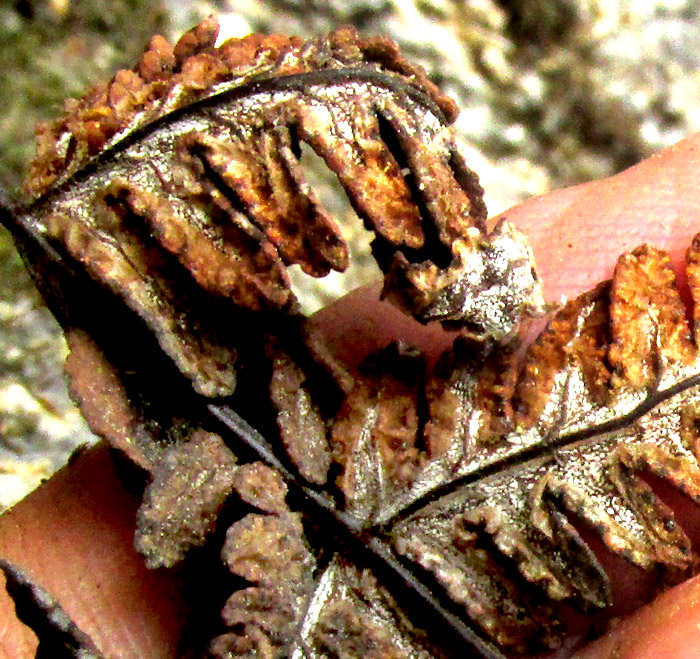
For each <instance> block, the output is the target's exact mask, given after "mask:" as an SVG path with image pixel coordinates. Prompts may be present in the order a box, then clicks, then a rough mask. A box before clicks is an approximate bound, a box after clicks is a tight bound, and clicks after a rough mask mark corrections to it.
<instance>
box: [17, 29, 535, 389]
mask: <svg viewBox="0 0 700 659" xmlns="http://www.w3.org/2000/svg"><path fill="white" fill-rule="evenodd" d="M217 31H218V26H217V25H216V22H215V21H214V20H213V19H208V20H207V21H205V22H204V23H202V24H201V25H199V26H197V27H196V28H194V29H193V30H191V31H190V32H188V33H187V34H186V35H185V36H183V37H182V39H181V40H180V41H179V42H178V44H177V45H176V46H175V47H174V48H172V47H170V46H169V45H168V44H167V43H166V42H165V41H164V40H163V39H162V38H160V37H155V38H154V39H153V41H152V42H151V44H150V46H149V47H148V49H147V50H146V51H145V53H144V55H143V57H142V59H141V61H140V62H139V64H137V66H136V67H135V68H134V69H133V70H131V71H120V72H118V73H117V74H116V75H115V76H114V78H112V80H111V81H110V82H109V83H107V84H106V85H103V86H99V87H96V88H95V89H93V90H92V91H91V92H90V93H88V94H87V95H86V96H85V97H84V98H82V99H80V100H78V101H70V102H68V103H67V104H66V111H67V112H66V115H65V116H64V117H63V118H61V119H59V120H57V121H56V122H53V123H52V124H47V125H43V126H41V127H40V128H39V131H38V155H37V158H36V160H35V161H34V163H33V166H32V170H31V176H30V178H29V180H28V181H27V184H26V189H27V191H28V192H29V193H30V194H32V195H33V201H32V202H31V203H30V204H28V205H27V206H26V207H25V208H23V209H21V211H20V212H19V214H18V217H19V220H18V221H20V222H21V223H23V224H25V225H29V226H33V227H35V230H36V232H37V233H39V234H43V235H44V236H45V237H46V238H48V240H49V242H50V243H52V244H53V245H54V246H55V247H56V249H57V250H58V251H59V252H60V253H62V254H64V255H65V256H66V257H68V258H70V259H73V260H75V261H76V262H77V263H79V264H80V265H81V266H82V267H84V268H85V269H86V270H87V272H88V273H89V275H90V276H91V277H92V278H93V279H94V280H96V281H97V282H99V283H100V284H101V285H103V286H104V287H106V288H108V289H110V290H111V291H113V292H114V293H115V294H116V295H118V296H119V297H121V298H122V299H123V300H124V301H125V302H126V304H127V305H128V306H129V307H130V308H131V309H132V310H134V311H135V312H136V313H137V314H138V315H139V316H140V317H141V318H142V319H143V320H144V321H145V322H146V324H147V325H148V327H149V328H150V330H151V331H152V332H154V334H155V335H156V337H157V338H158V341H159V343H160V346H161V348H162V349H163V350H164V351H165V352H166V353H167V354H168V355H169V356H170V357H171V358H172V359H173V360H174V361H175V363H176V364H177V366H178V368H179V369H180V370H181V371H182V372H183V373H185V374H186V375H187V376H188V377H189V378H190V379H191V380H192V382H193V384H194V386H195V388H196V389H197V391H199V392H200V393H203V394H205V395H208V396H223V395H227V394H229V393H231V391H232V390H233V388H234V385H235V367H234V364H235V362H236V344H237V336H238V333H239V331H240V330H239V329H237V327H236V325H239V326H240V325H241V324H244V323H245V321H244V320H242V319H241V317H240V313H239V312H240V310H241V309H245V310H250V311H254V312H263V311H265V312H282V313H293V312H294V310H295V308H296V303H295V298H294V295H293V293H292V291H291V287H290V282H289V278H288V276H287V274H286V268H287V266H289V265H292V264H298V265H299V266H300V267H301V268H302V270H303V271H305V272H306V273H308V274H310V275H313V276H316V277H318V276H323V275H325V274H327V273H328V272H329V271H330V270H337V271H342V270H344V269H345V268H346V266H347V263H348V251H347V245H346V244H345V241H344V240H343V238H342V236H341V233H340V229H339V227H338V226H337V224H336V222H335V221H334V219H333V218H332V217H331V216H330V215H329V213H328V212H327V211H326V209H325V208H324V207H323V206H322V204H321V203H320V201H319V198H318V195H317V194H316V193H315V191H314V181H313V180H312V179H310V178H309V175H308V172H306V171H305V170H304V169H303V168H302V166H301V164H300V160H299V157H300V144H301V143H306V144H308V145H309V146H310V147H311V148H312V149H313V150H314V151H315V152H316V153H317V154H318V155H319V156H320V157H321V158H322V159H323V160H324V161H325V162H326V164H327V165H328V166H329V167H330V169H331V170H332V171H334V172H335V173H336V174H337V176H338V179H339V181H340V183H341V184H342V186H343V187H344V188H345V191H346V192H347V195H348V197H349V199H350V201H351V203H352V205H353V206H354V207H355V209H356V210H357V213H358V214H359V216H360V217H361V218H362V220H363V221H364V222H365V224H366V225H367V226H368V228H371V229H372V230H373V231H374V232H375V234H376V240H375V243H374V247H373V249H374V252H375V255H376V256H377V258H378V260H379V263H380V265H381V267H382V268H383V269H384V270H385V271H387V273H388V275H387V284H386V289H385V295H386V296H387V297H388V298H390V299H391V300H393V301H395V302H396V303H397V304H399V305H400V306H401V307H403V308H405V309H406V310H407V311H409V312H411V313H413V314H415V315H416V316H417V317H418V318H419V319H420V320H422V321H424V322H426V321H428V320H434V319H438V320H444V321H449V322H451V323H456V324H458V325H460V326H464V327H467V328H468V329H470V330H471V331H473V332H474V333H475V334H478V335H481V336H488V337H496V338H499V339H500V338H504V337H506V336H509V335H510V334H511V333H512V330H513V328H514V326H515V324H516V323H517V321H518V318H519V317H520V316H521V315H522V313H524V312H526V311H528V310H533V309H537V308H539V307H540V306H541V302H542V300H541V293H540V289H539V283H538V281H537V277H536V275H535V273H534V270H533V266H532V261H531V254H530V251H529V248H528V246H527V243H526V241H525V239H524V238H523V237H522V236H520V234H518V233H517V231H516V230H515V229H513V228H512V227H510V226H509V225H503V226H501V227H499V228H498V229H497V230H496V231H494V232H493V233H492V234H487V233H486V231H485V226H484V218H485V207H484V204H483V200H482V191H481V188H480V187H479V185H478V183H477V179H476V176H475V175H474V174H473V173H472V172H471V171H470V170H469V169H468V168H467V166H466V164H465V163H464V161H463V159H462V157H461V155H460V154H459V151H458V149H457V146H456V144H455V139H454V135H453V133H452V132H451V131H450V129H449V128H448V124H449V122H450V121H451V120H452V119H453V118H454V115H455V113H456V110H455V107H454V104H453V103H452V101H450V100H449V99H448V98H447V97H445V96H442V95H441V94H440V93H439V92H438V91H437V89H436V87H435V86H434V85H433V84H432V83H431V82H430V81H429V80H428V79H427V78H426V76H425V73H424V72H423V71H422V70H420V69H417V68H415V67H413V66H411V65H409V64H408V63H407V62H405V61H404V60H403V59H401V57H400V56H399V54H398V52H397V49H396V46H395V45H394V44H393V43H392V42H390V41H388V40H386V39H382V38H364V37H360V36H358V35H357V34H356V33H355V32H354V31H352V30H340V31H338V32H335V33H332V34H331V35H329V36H328V37H326V38H322V39H315V40H311V41H308V42H304V41H301V40H299V39H294V38H286V37H282V36H279V35H273V36H270V37H261V36H260V35H251V36H249V37H245V38H243V39H239V40H230V41H227V42H225V43H224V44H222V45H220V46H218V47H216V46H215V41H216V35H217ZM506 290H507V291H508V294H507V295H504V291H506ZM211 308H215V309H216V313H213V312H212V311H211Z"/></svg>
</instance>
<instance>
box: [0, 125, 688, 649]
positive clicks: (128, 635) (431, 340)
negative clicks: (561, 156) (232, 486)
mask: <svg viewBox="0 0 700 659" xmlns="http://www.w3.org/2000/svg"><path fill="white" fill-rule="evenodd" d="M699 184H700V135H696V136H693V137H690V138H688V139H686V140H684V141H683V142H681V143H679V144H678V145H676V146H674V147H672V148H670V149H668V150H666V151H664V152H663V153H661V154H658V155H656V156H654V157H652V158H650V159H649V160H646V161H644V162H643V163H640V164H639V165H637V166H636V167H634V168H632V169H630V170H628V171H626V172H623V173H622V174H620V175H618V176H615V177H613V178H611V179H607V180H604V181H598V182H594V183H589V184H586V185H581V186H577V187H574V188H569V189H566V190H561V191H558V192H554V193H551V194H549V195H546V196H544V197H540V198H536V199H532V200H530V201H527V202H525V203H524V204H521V205H520V206H518V207H516V208H514V209H512V210H511V211H509V212H507V213H506V214H505V215H506V217H507V219H508V220H509V221H511V222H513V223H515V224H516V225H517V226H518V227H519V228H520V229H522V230H523V231H524V232H526V233H527V234H528V235H529V237H530V240H531V242H532V245H533V249H534V252H535V256H536V259H537V262H538V265H539V273H540V275H541V277H542V279H543V280H544V282H545V292H546V297H547V299H548V300H550V301H558V300H560V299H561V297H562V296H563V295H565V296H567V297H573V296H575V295H577V294H579V293H581V292H583V291H585V290H587V289H588V288H590V287H591V286H593V285H594V284H595V283H597V282H599V281H601V280H603V279H607V278H609V277H610V276H611V275H612V272H613V268H614V265H615V262H616V260H617V257H618V256H619V255H620V254H621V253H623V252H625V251H629V250H631V249H633V248H634V247H636V246H637V245H639V244H641V243H643V242H648V243H650V244H652V245H654V246H655V247H658V248H661V249H664V250H666V251H667V252H668V253H669V254H670V256H671V259H672V261H673V263H674V266H675V267H676V270H677V272H678V277H679V282H680V283H681V285H683V282H684V276H683V272H682V268H683V260H684V254H685V250H686V249H687V247H688V245H689V244H690V241H691V240H692V238H693V236H694V234H695V233H696V232H697V231H700V185H699ZM685 295H686V298H688V297H689V295H688V294H687V292H686V294H685ZM315 323H316V327H317V328H318V330H319V331H322V332H323V333H324V334H325V335H326V336H330V337H332V338H331V341H330V345H331V349H332V350H333V351H334V352H335V353H336V354H337V355H338V356H339V357H341V358H343V359H346V360H347V361H348V362H350V363H352V362H357V361H359V359H360V358H361V357H362V356H363V355H364V354H366V353H367V352H369V351H370V350H372V349H373V348H375V347H378V346H381V345H384V344H385V343H386V342H387V341H389V340H391V339H397V338H401V339H403V340H406V341H407V342H409V343H412V344H414V345H418V346H420V347H421V348H422V349H424V350H425V351H426V352H427V353H428V354H429V355H432V356H435V355H437V354H439V352H441V351H442V349H444V348H445V347H446V346H447V345H449V344H450V343H451V340H452V337H451V336H450V335H447V334H445V333H443V332H441V331H440V330H439V329H436V328H432V327H430V328H422V327H420V326H418V325H417V324H415V323H412V322H411V321H409V320H407V319H405V318H404V317H403V316H402V315H401V314H399V313H398V312H397V311H395V310H394V309H393V308H392V307H390V306H389V305H388V304H386V303H384V302H379V301H377V300H376V291H373V290H371V289H362V290H360V291H356V292H354V293H352V294H350V295H349V296H347V297H346V298H344V299H343V300H341V301H339V302H338V303H336V304H335V305H332V306H331V307H330V308H327V309H325V310H323V311H322V312H320V313H319V314H317V316H316V317H315ZM137 506H138V499H137V497H135V496H134V495H132V494H130V493H129V492H127V491H126V490H125V489H124V487H123V485H122V484H121V482H120V481H119V479H118V478H117V475H116V473H115V470H114V467H113V465H112V462H111V460H110V457H109V454H108V452H107V450H106V449H105V448H104V447H98V448H97V449H93V450H91V451H88V452H86V453H84V454H82V455H81V456H79V457H78V458H77V459H76V460H74V461H73V462H72V464H71V465H70V466H68V467H67V468H65V469H64V470H62V471H61V472H60V473H59V474H58V475H57V476H55V477H54V478H52V479H51V480H50V481H49V482H47V483H46V484H45V485H44V486H43V487H41V488H40V489H39V490H38V491H36V492H34V493H33V494H32V495H30V496H29V497H28V498H27V499H25V500H24V501H23V502H21V503H20V504H19V505H17V506H16V507H15V508H14V509H12V510H11V511H9V512H7V513H6V514H4V515H3V516H2V517H0V556H2V557H4V558H6V559H7V560H9V561H11V562H13V563H14V564H16V565H17V566H19V567H21V568H22V569H24V570H26V571H28V572H29V573H30V574H31V575H32V576H33V577H34V578H35V579H36V580H37V581H38V582H39V583H41V584H43V585H44V587H45V588H46V589H47V590H49V591H50V592H51V593H52V594H54V596H55V597H57V599H58V600H59V601H60V602H61V603H62V604H63V606H64V607H65V608H66V610H67V611H68V613H69V614H70V615H71V616H72V617H73V619H74V620H75V621H76V622H77V623H78V625H79V626H80V627H81V628H83V629H84V630H85V631H86V632H87V633H88V634H90V635H91V636H92V637H93V639H94V640H95V642H96V643H97V645H98V646H99V647H100V648H101V650H102V651H103V652H104V653H105V655H106V656H107V657H110V658H112V657H120V658H124V659H126V658H134V659H136V658H138V657H151V658H153V659H161V658H162V659H166V658H170V657H173V656H176V649H175V648H176V643H177V638H178V629H179V628H180V625H181V623H182V620H183V615H184V613H183V611H184V610H185V609H186V607H185V603H184V602H183V601H182V598H181V596H180V595H179V593H178V589H177V580H176V577H175V575H174V574H173V573H172V572H167V571H148V570H146V569H145V568H144V567H143V564H142V562H141V560H140V557H139V556H138V554H137V553H136V552H135V551H134V550H133V548H132V537H133V526H134V516H135V511H136V508H137ZM674 506H675V507H676V508H677V510H678V513H679V521H680V522H681V523H682V524H683V526H684V528H686V529H687V530H689V531H690V534H691V536H692V535H695V536H696V538H695V540H700V533H698V532H697V529H700V517H699V516H698V511H697V509H696V508H695V507H694V506H692V505H689V503H688V502H687V501H685V500H683V499H682V497H676V500H675V503H674ZM696 546H697V544H696ZM610 561H611V562H610V571H611V575H612V577H613V582H614V589H615V591H616V597H617V599H618V600H619V601H621V602H622V603H623V605H624V604H625V603H626V604H627V606H626V607H625V606H623V607H622V609H621V610H624V609H625V608H627V609H630V608H636V606H637V604H638V602H639V601H640V600H641V599H648V595H649V593H650V592H651V590H650V589H652V588H653V582H652V581H651V580H650V579H648V578H644V577H643V575H640V574H639V573H638V572H635V570H633V569H630V568H629V567H628V566H626V565H625V564H624V562H623V561H620V560H614V559H610ZM699 644H700V578H696V579H691V580H689V581H687V582H685V583H683V584H681V585H680V586H677V587H675V588H673V589H671V590H669V591H666V592H665V593H664V594H663V595H661V596H660V597H658V598H657V599H656V600H654V601H653V602H652V603H651V604H649V605H647V606H645V607H642V608H641V609H639V610H637V611H636V612H635V613H633V614H632V615H628V616H626V617H624V618H623V619H622V620H621V621H620V622H618V623H616V624H615V625H614V626H613V628H612V630H611V631H610V632H608V633H607V634H606V635H605V636H604V637H603V638H602V639H600V640H599V641H597V642H595V643H593V644H592V645H590V646H588V647H587V648H585V649H584V650H582V651H580V652H579V653H578V655H577V656H578V657H581V658H585V659H594V658H605V657H609V658H612V657H615V658H619V659H642V658H645V657H654V658H655V659H659V658H663V657H668V658H673V659H681V658H683V657H691V656H692V657H695V656H697V649H696V648H697V647H698V646H699ZM35 646H36V641H35V640H34V639H33V635H32V633H31V632H30V631H29V630H27V629H26V628H25V627H23V625H21V624H20V623H19V622H18V621H17V619H16V618H15V616H14V612H13V605H12V603H11V602H10V601H9V598H8V597H7V595H6V594H5V593H4V592H0V658H2V657H8V658H13V659H24V658H25V657H27V658H28V657H33V656H34V651H35V650H34V648H35Z"/></svg>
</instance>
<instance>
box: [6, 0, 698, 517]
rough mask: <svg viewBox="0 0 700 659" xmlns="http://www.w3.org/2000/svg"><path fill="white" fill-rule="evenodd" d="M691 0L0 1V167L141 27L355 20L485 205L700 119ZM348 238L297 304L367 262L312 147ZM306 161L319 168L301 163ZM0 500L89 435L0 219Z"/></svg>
mask: <svg viewBox="0 0 700 659" xmlns="http://www.w3.org/2000/svg"><path fill="white" fill-rule="evenodd" d="M698 5H699V2H698V0H686V1H684V0H665V1H660V2H654V1H650V0H500V1H499V0H461V1H459V0H354V1H353V0H269V1H264V0H230V1H228V2H227V1H226V0H221V1H214V0H212V1H205V0H201V1H196V0H195V1H191V2H186V1H184V0H36V1H32V0H18V1H16V2H12V1H9V0H6V2H4V3H2V5H0V62H1V64H2V66H0V89H1V90H2V93H0V162H1V163H2V167H0V183H1V184H2V186H3V187H4V188H5V189H6V190H7V192H8V194H9V195H10V197H12V198H15V199H21V195H20V193H19V187H20V184H21V180H22V178H23V176H24V173H25V172H26V169H27V165H28V162H29V160H30V159H31V157H32V153H33V131H34V125H35V124H36V122H37V121H42V120H48V119H51V118H53V117H55V116H56V115H57V114H58V113H59V112H60V109H61V105H62V101H63V100H64V99H65V98H68V97H71V96H79V95H81V94H82V93H83V92H84V91H85V90H86V89H87V88H88V87H89V86H90V85H91V84H94V83H96V82H98V81H100V80H101V79H104V78H107V77H109V76H110V75H111V74H112V73H113V72H114V71H116V69H118V68H120V67H122V68H128V67H130V66H131V65H133V64H134V63H135V62H136V61H137V58H138V56H139V54H140V52H141V50H142V48H143V47H144V45H145V44H146V43H147V42H148V40H149V38H150V36H151V35H152V34H154V33H157V32H158V33H161V34H163V35H164V36H166V37H167V38H169V39H170V40H175V39H177V37H178V36H179V35H180V34H181V33H182V32H183V31H185V30H186V29H188V28H189V27H191V26H192V25H194V24H195V23H196V22H198V21H199V20H200V19H201V18H203V17H205V16H207V15H209V14H212V13H215V14H218V15H219V16H220V20H221V23H222V32H223V33H225V34H226V35H227V36H234V37H235V36H243V35H244V34H247V33H248V32H253V31H257V32H284V33H287V34H296V35H299V36H312V35H320V34H323V33H325V32H327V31H329V30H331V29H333V28H335V27H339V26H344V25H354V26H356V27H357V28H359V29H360V30H363V31H365V32H367V33H372V34H384V35H388V36H390V37H392V38H393V39H394V40H396V41H397V42H399V44H400V45H401V47H402V49H403V51H404V53H405V54H406V55H407V56H408V57H410V58H411V59H412V60H414V61H418V62H420V63H422V64H423V66H424V67H425V68H426V69H427V70H428V72H429V73H430V75H431V76H432V78H433V80H434V81H435V82H437V83H438V84H439V85H440V86H441V87H442V88H443V89H444V90H445V91H447V92H448V93H449V94H451V95H452V96H453V97H454V98H455V99H456V100H457V101H458V103H459V105H460V107H461V108H462V114H461V116H460V118H459V120H458V123H457V131H458V133H459V136H460V139H461V141H462V145H463V149H464V152H465V154H466V156H467V161H468V162H469V163H470V164H471V166H472V168H473V169H474V170H475V171H477V172H478V173H479V175H480V177H481V180H482V184H483V185H484V187H485V188H486V193H487V203H488V205H489V208H490V210H491V213H492V214H495V213H497V212H500V211H503V210H505V209H507V208H508V207H510V206H512V205H513V204H515V203H517V202H518V201H520V200H522V199H524V198H527V197H529V196H532V195H536V194H541V193H543V192H546V191H548V190H551V189H553V188H559V187H563V186H567V185H572V184H575V183H579V182H583V181H587V180H590V179H594V178H601V177H604V176H608V175H610V174H613V173H615V172H617V171H620V170H621V169H624V168H625V167H628V166H629V165H632V164H634V163H636V162H638V161H639V160H641V159H643V158H644V157H646V156H649V155H650V154H652V153H654V152H655V151H658V150H659V149H661V148H663V147H665V146H668V145H670V144H672V143H674V142H676V141H678V140H679V139H680V138H682V137H683V136H684V135H687V134H688V133H690V132H693V131H696V130H698V129H699V128H700V102H699V101H700V98H699V97H700V79H699V76H700V73H699V72H700V66H699V62H698V60H699V59H700V22H699V21H698V20H697V14H698V9H699V6H698ZM308 166H309V167H312V168H316V169H317V170H318V172H317V175H318V182H319V183H318V185H319V189H320V190H321V194H322V195H325V196H326V197H327V204H328V205H329V206H332V207H333V208H334V209H335V211H336V212H337V213H338V215H340V216H347V218H348V219H349V220H350V222H349V224H348V226H349V227H350V228H349V229H348V231H349V232H350V233H349V236H350V238H351V241H352V242H353V244H354V245H355V247H356V249H357V251H358V252H359V254H360V257H359V259H358V263H359V266H358V267H356V268H355V269H354V270H353V272H352V273H350V276H349V277H335V276H331V277H330V278H327V279H326V280H323V281H322V282H321V283H320V284H319V283H316V282H312V283H311V284H310V283H309V282H308V281H306V279H305V278H303V277H300V278H299V282H298V286H299V287H300V288H301V289H303V292H302V293H301V295H302V296H303V299H304V303H305V307H306V308H307V310H309V311H311V310H313V309H314V308H316V307H318V306H320V305H323V304H325V303H326V302H327V301H328V300H329V299H332V298H335V297H338V296H340V295H341V294H342V293H343V292H344V291H345V290H348V289H349V288H353V287H355V286H357V285H358V284H359V283H361V282H366V281H369V280H371V279H372V278H374V277H375V276H376V272H375V271H374V269H373V268H372V267H371V266H370V265H368V264H367V263H368V260H367V259H366V258H364V257H363V254H366V251H367V245H366V242H367V240H366V234H365V232H363V231H361V230H354V229H352V225H353V223H352V221H351V220H352V218H351V216H352V211H351V210H350V209H349V208H348V207H347V204H345V203H344V200H343V198H342V195H339V194H338V193H337V190H335V188H334V180H333V176H332V175H331V174H330V173H329V172H328V171H325V170H324V169H323V168H322V167H320V166H319V164H318V163H317V162H314V161H313V159H311V161H310V162H309V163H308ZM314 171H316V170H314ZM0 271H1V272H0V277H1V279H0V509H1V508H2V507H4V506H7V505H11V503H12V502H14V501H16V500H17V499H18V498H20V497H21V496H23V495H24V493H26V492H27V491H28V490H29V489H31V488H32V487H34V486H35V485H36V484H38V483H39V482H40V481H41V479H43V478H46V477H47V476H48V475H50V473H51V472H52V471H53V470H55V469H56V468H57V467H58V466H60V465H61V464H63V462H65V460H66V459H67V457H68V455H69V454H70V452H71V451H72V450H73V448H74V447H75V446H77V445H79V444H82V443H84V442H88V441H94V440H92V438H91V436H90V433H89V432H88V430H87V429H86V428H85V426H84V424H83V423H82V421H81V419H80V415H79V413H78V412H77V411H76V410H75V409H74V408H73V407H72V405H71V404H70V401H69V399H68V396H67V393H66V391H65V384H64V381H63V376H62V361H63V358H64V354H65V347H64V345H63V342H62V338H61V333H60V330H59V329H58V328H57V327H56V325H55V323H54V322H53V321H52V319H51V317H50V315H49V314H48V312H46V310H45V309H43V308H42V307H41V302H40V300H39V299H38V296H37V295H36V294H35V293H34V291H33V289H32V286H31V283H30V281H29V279H28V277H27V276H26V274H25V272H24V270H23V268H22V265H21V262H20V260H19V258H18V256H17V255H16V253H15V252H14V250H13V248H12V246H11V243H10V241H9V239H8V237H7V236H6V235H4V234H3V235H2V236H0Z"/></svg>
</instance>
